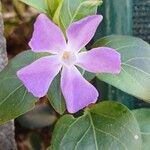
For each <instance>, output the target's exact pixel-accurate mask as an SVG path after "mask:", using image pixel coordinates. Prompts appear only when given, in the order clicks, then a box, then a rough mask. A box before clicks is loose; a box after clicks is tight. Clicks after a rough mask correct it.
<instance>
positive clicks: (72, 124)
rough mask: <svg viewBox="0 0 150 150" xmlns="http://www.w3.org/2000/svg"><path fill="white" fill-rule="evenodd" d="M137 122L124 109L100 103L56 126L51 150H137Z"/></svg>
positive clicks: (138, 135)
mask: <svg viewBox="0 0 150 150" xmlns="http://www.w3.org/2000/svg"><path fill="white" fill-rule="evenodd" d="M140 147H141V136H140V129H139V127H138V123H137V121H136V119H135V118H134V116H133V114H132V113H131V112H130V111H129V110H128V108H126V107H125V106H123V105H121V104H119V103H114V102H101V103H99V104H97V105H95V106H92V107H91V108H90V109H87V110H85V113H84V115H83V116H81V117H79V118H74V117H73V116H72V115H65V116H63V117H62V118H61V119H60V120H59V121H58V122H57V124H56V126H55V129H54V133H53V137H52V143H51V149H53V150H67V149H68V150H134V149H136V150H140Z"/></svg>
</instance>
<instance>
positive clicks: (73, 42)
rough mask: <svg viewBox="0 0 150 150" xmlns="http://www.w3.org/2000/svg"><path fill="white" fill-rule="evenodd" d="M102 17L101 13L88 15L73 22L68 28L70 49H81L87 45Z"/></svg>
mask: <svg viewBox="0 0 150 150" xmlns="http://www.w3.org/2000/svg"><path fill="white" fill-rule="evenodd" d="M102 18H103V17H102V16H101V15H94V16H88V17H86V18H84V19H81V20H79V21H77V22H74V23H73V24H71V25H70V26H69V28H68V29H67V38H68V49H70V50H74V51H80V50H81V49H82V48H83V47H85V46H86V45H87V44H88V43H89V41H90V40H91V39H92V38H93V36H94V34H95V32H96V29H97V27H98V25H99V24H100V22H101V21H102Z"/></svg>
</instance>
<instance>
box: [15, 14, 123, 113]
mask: <svg viewBox="0 0 150 150" xmlns="http://www.w3.org/2000/svg"><path fill="white" fill-rule="evenodd" d="M102 18H103V17H102V16H101V15H94V16H88V17H86V18H84V19H81V20H79V21H77V22H74V23H73V24H71V25H70V26H69V28H68V29H67V31H66V37H67V42H66V40H65V37H64V35H63V33H62V31H61V30H60V29H59V27H58V26H56V25H55V24H54V23H53V22H51V21H50V20H49V18H48V17H46V16H45V15H44V14H41V15H39V16H38V18H37V20H36V22H35V25H34V33H33V37H32V39H31V41H30V42H29V46H30V47H31V49H32V51H34V52H36V53H38V52H49V53H51V54H52V55H50V56H45V57H42V58H40V59H38V60H36V61H35V62H33V63H31V64H30V65H28V66H26V67H24V68H22V69H21V70H19V71H18V72H17V76H18V78H19V79H20V80H21V81H22V82H23V84H24V85H25V86H26V88H27V89H28V91H29V92H31V93H32V94H33V95H34V96H35V97H43V96H44V95H46V93H47V91H48V89H49V86H50V84H51V82H52V80H53V79H54V78H55V76H56V75H57V74H58V73H59V72H60V71H61V69H62V71H61V83H60V84H61V90H62V93H63V95H64V98H65V100H66V105H67V110H68V112H70V113H75V112H77V111H78V110H80V109H82V108H84V107H86V106H88V105H89V104H91V103H95V102H96V101H97V98H98V92H97V90H96V89H95V87H94V86H93V85H92V84H90V83H89V82H88V81H86V80H85V79H84V78H83V77H82V75H81V73H80V72H79V71H78V69H77V68H76V66H79V67H81V68H83V69H84V70H87V71H89V72H93V73H112V74H118V73H119V72H120V70H121V69H120V68H121V60H120V54H119V53H118V52H116V51H115V50H114V49H112V48H108V47H98V48H93V49H92V50H90V51H85V52H80V51H81V49H82V48H84V47H85V46H86V45H87V44H88V42H89V41H90V40H91V39H92V37H93V36H94V34H95V32H96V29H97V27H98V25H99V24H100V22H101V21H102ZM56 92H57V91H56Z"/></svg>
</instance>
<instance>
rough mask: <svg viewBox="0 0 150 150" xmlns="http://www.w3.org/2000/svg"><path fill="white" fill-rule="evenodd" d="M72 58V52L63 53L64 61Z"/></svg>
mask: <svg viewBox="0 0 150 150" xmlns="http://www.w3.org/2000/svg"><path fill="white" fill-rule="evenodd" d="M69 57H70V52H64V53H63V59H65V60H67V59H69Z"/></svg>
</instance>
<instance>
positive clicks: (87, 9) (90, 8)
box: [60, 0, 102, 30]
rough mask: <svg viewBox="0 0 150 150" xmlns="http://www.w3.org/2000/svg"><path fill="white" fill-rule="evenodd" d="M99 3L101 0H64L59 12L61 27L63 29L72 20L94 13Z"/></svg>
mask: <svg viewBox="0 0 150 150" xmlns="http://www.w3.org/2000/svg"><path fill="white" fill-rule="evenodd" d="M101 3H102V0H64V1H63V5H62V9H61V13H60V21H61V24H62V28H63V29H64V30H65V29H66V28H67V27H68V26H69V25H70V24H71V23H72V22H74V21H77V20H80V19H81V18H84V17H86V16H88V15H94V14H96V12H97V6H98V5H100V4H101Z"/></svg>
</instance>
